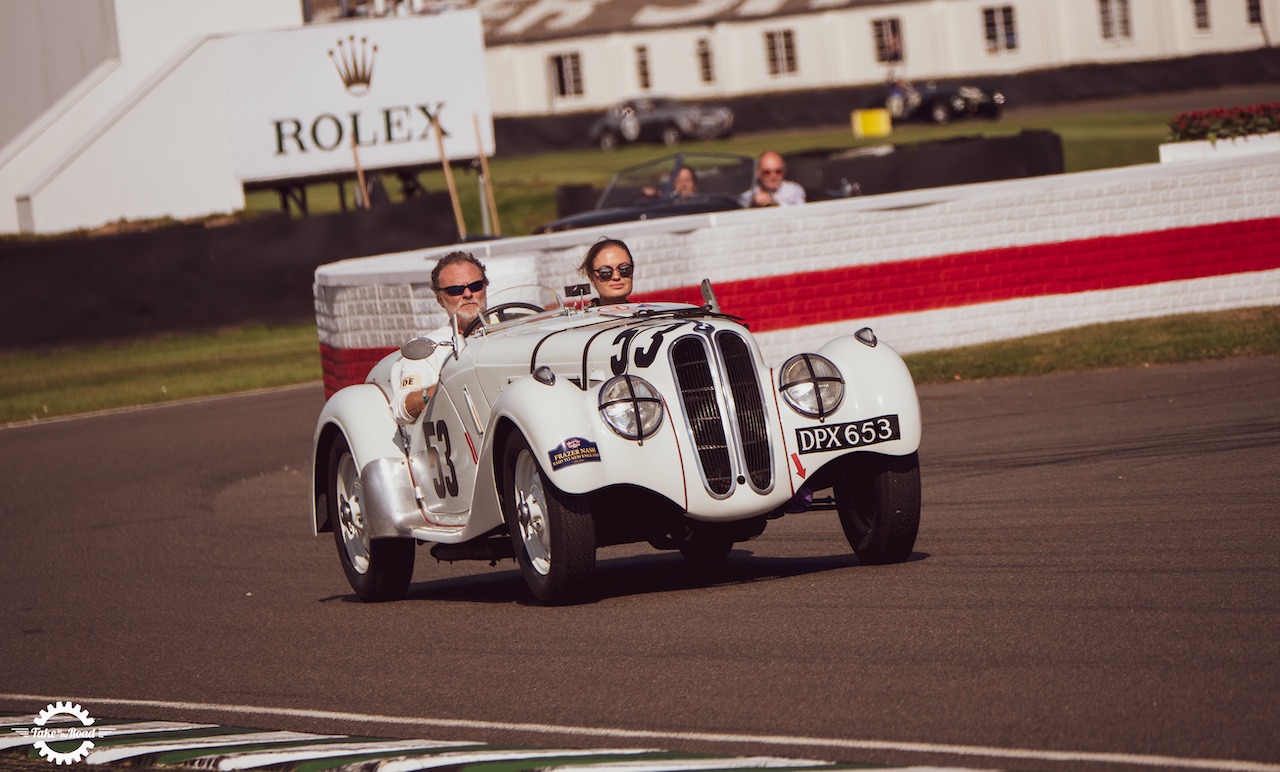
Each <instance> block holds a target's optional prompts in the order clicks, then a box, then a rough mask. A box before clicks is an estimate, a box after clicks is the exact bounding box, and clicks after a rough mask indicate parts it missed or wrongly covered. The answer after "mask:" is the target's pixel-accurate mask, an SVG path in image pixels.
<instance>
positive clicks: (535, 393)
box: [312, 282, 921, 603]
mask: <svg viewBox="0 0 1280 772" xmlns="http://www.w3.org/2000/svg"><path fill="white" fill-rule="evenodd" d="M570 289H571V288H566V290H567V291H568V290H570ZM703 294H704V297H705V298H706V300H707V304H706V305H704V306H691V305H685V304H676V303H660V304H626V305H618V306H603V307H584V306H583V305H580V304H573V303H569V304H566V303H564V302H562V301H561V300H560V299H559V298H558V297H557V296H556V293H554V292H553V291H551V290H550V289H547V288H545V287H537V288H534V287H520V288H513V289H512V290H508V291H504V292H499V293H494V294H493V295H492V296H491V297H490V305H489V308H488V309H487V310H486V312H485V314H484V315H483V317H482V318H481V319H479V320H477V324H475V325H473V327H474V328H475V329H473V330H471V331H461V332H458V331H455V333H454V339H453V340H452V341H448V342H445V343H444V344H443V345H446V346H449V347H451V348H452V351H451V352H450V357H449V360H448V361H447V363H446V364H445V366H444V367H443V369H442V371H441V378H440V384H439V387H438V389H437V391H436V393H435V396H434V397H433V398H432V399H431V401H430V403H429V404H428V405H427V408H426V410H424V411H423V413H422V415H421V416H420V417H419V418H418V419H417V421H416V422H415V423H414V424H412V425H410V426H403V427H402V426H399V425H397V424H396V422H395V420H394V419H393V418H392V414H391V410H390V407H389V399H390V397H391V395H392V394H393V393H394V388H393V386H392V384H391V377H390V373H391V366H392V364H393V362H394V360H395V358H396V357H398V356H410V357H421V356H426V355H430V353H431V352H432V351H433V350H434V349H435V348H436V344H434V343H432V342H430V341H426V340H424V339H415V340H414V341H411V342H409V343H408V344H406V345H405V346H404V347H402V349H401V351H400V352H396V353H393V354H391V355H389V356H388V357H386V358H385V359H383V360H382V361H381V362H379V363H378V364H377V365H376V366H375V367H374V368H373V369H372V371H371V372H370V373H369V376H368V378H367V380H366V382H365V383H362V384H358V385H354V386H349V387H347V388H344V389H341V390H340V391H338V392H337V393H335V394H334V395H333V396H332V397H331V398H330V399H329V401H328V402H327V403H326V405H325V407H324V409H323V411H322V412H321V414H320V418H319V421H318V424H317V426H316V432H315V447H314V457H313V465H312V471H313V473H312V491H313V495H312V506H313V509H312V515H313V521H312V523H313V525H314V528H315V532H316V533H319V532H321V531H326V530H332V531H333V533H334V536H335V540H336V542H337V548H338V557H339V560H340V561H341V563H342V568H343V571H344V572H345V573H346V576H347V579H348V580H349V582H350V584H351V587H352V588H353V589H354V590H355V591H356V593H357V594H358V595H359V596H360V597H361V598H363V599H365V600H387V599H394V598H398V597H401V596H403V594H404V593H405V591H406V589H407V587H408V585H409V582H410V580H411V578H412V574H413V563H414V555H415V552H416V547H417V546H418V545H419V544H422V543H430V544H431V545H432V546H431V554H432V555H433V556H435V557H436V558H437V559H440V560H450V561H452V560H462V559H478V560H486V561H490V562H492V561H496V560H500V559H504V558H514V559H515V560H516V561H517V563H518V564H519V567H520V570H521V573H522V574H523V576H524V578H525V580H526V582H527V583H528V585H529V588H530V590H532V592H533V594H534V596H536V597H537V598H538V599H540V600H542V601H544V602H548V603H562V602H572V601H576V600H581V599H583V598H584V597H585V596H586V594H587V592H588V590H589V588H590V586H591V577H592V574H593V572H594V570H595V563H596V550H597V548H598V547H601V546H606V545H612V544H625V543H632V542H648V543H649V544H651V545H652V546H653V547H655V548H657V549H676V550H679V551H680V552H681V553H682V554H683V555H684V556H685V557H686V558H688V559H689V560H692V561H699V562H713V561H717V560H720V559H723V558H725V557H726V556H727V555H728V554H729V552H730V550H731V549H732V547H733V545H734V544H735V543H736V542H741V541H745V540H747V539H751V538H754V537H756V536H759V535H760V534H761V533H762V532H763V531H764V529H765V525H766V524H767V523H768V521H769V520H770V519H773V518H777V517H781V516H783V515H784V514H787V513H796V512H801V511H805V510H825V511H833V510H834V511H835V512H836V513H837V514H838V516H839V519H840V523H841V525H842V526H843V529H844V533H845V536H846V537H847V538H848V541H849V544H850V545H851V546H852V548H853V550H854V552H855V553H856V554H857V555H858V557H859V559H860V560H862V561H863V562H866V563H889V562H897V561H902V560H905V559H907V557H908V556H909V555H910V554H911V550H912V547H913V545H914V544H915V539H916V532H917V527H918V525H919V519H920V472H919V461H918V456H917V449H918V448H919V445H920V432H921V423H920V406H919V401H918V399H917V397H916V392H915V386H914V384H913V383H912V380H911V375H910V373H909V372H908V371H907V368H906V366H905V365H904V364H903V361H902V359H901V358H900V357H899V356H898V354H897V353H896V352H894V351H893V349H891V348H890V347H888V346H887V345H885V344H883V343H881V342H879V341H877V339H876V337H875V335H874V333H872V331H871V330H870V329H867V328H863V329H861V330H859V331H858V332H856V333H855V334H853V335H849V336H843V337H838V338H835V339H834V340H831V341H829V342H828V343H826V344H825V345H823V346H822V347H821V348H819V349H817V350H816V351H813V352H804V353H797V354H796V355H794V356H792V357H790V358H789V359H787V360H786V361H785V362H783V363H782V364H781V365H780V366H778V367H770V366H769V365H767V364H765V362H764V361H762V358H761V355H760V351H759V348H758V347H757V345H756V342H755V340H754V339H753V337H752V335H751V333H750V332H749V331H748V330H747V328H746V327H745V326H744V325H743V324H741V323H740V321H739V320H737V319H735V318H734V317H731V316H728V315H726V314H723V313H721V312H720V310H719V307H718V305H717V304H716V302H715V298H714V295H713V293H712V292H711V291H710V287H709V285H708V284H707V283H706V282H704V283H703ZM467 332H469V333H470V334H467V335H466V336H465V337H463V336H464V334H465V333H467ZM815 493H817V494H823V495H817V496H815Z"/></svg>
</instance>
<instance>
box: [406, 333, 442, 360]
mask: <svg viewBox="0 0 1280 772" xmlns="http://www.w3.org/2000/svg"><path fill="white" fill-rule="evenodd" d="M438 348H440V344H439V343H436V342H435V341H434V340H431V339H430V338H413V339H411V340H409V341H407V342H406V343H405V344H404V345H403V346H401V347H400V355H401V356H403V357H404V358H405V359H426V358H427V357H429V356H431V355H432V354H434V353H436V349H438Z"/></svg>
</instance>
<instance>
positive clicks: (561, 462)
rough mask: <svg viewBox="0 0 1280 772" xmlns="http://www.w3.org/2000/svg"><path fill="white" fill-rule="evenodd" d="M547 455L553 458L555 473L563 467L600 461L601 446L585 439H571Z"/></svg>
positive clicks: (552, 464) (552, 466)
mask: <svg viewBox="0 0 1280 772" xmlns="http://www.w3.org/2000/svg"><path fill="white" fill-rule="evenodd" d="M547 453H548V455H550V456H551V471H553V472H554V471H555V470H557V469H559V468H560V467H563V466H573V465H574V464H584V463H586V462H588V461H599V460H600V446H598V445H596V444H595V443H594V442H592V441H591V440H588V439H585V438H583V437H570V438H569V439H567V440H565V441H564V442H562V443H560V444H559V445H557V446H556V447H554V448H552V449H551V450H550V451H548V452H547Z"/></svg>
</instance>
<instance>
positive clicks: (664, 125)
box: [589, 96, 733, 151]
mask: <svg viewBox="0 0 1280 772" xmlns="http://www.w3.org/2000/svg"><path fill="white" fill-rule="evenodd" d="M589 133H590V138H591V141H592V142H593V143H594V144H596V145H598V146H599V147H600V149H601V150H604V151H610V150H615V149H617V147H618V146H619V145H620V144H622V143H624V142H661V143H662V144H664V145H667V146H668V147H670V146H671V145H675V144H677V143H679V142H680V140H682V139H685V138H691V139H717V138H723V137H728V136H729V135H730V134H732V133H733V111H732V110H730V109H729V108H727V107H714V106H710V105H699V104H693V103H688V102H680V101H677V100H675V99H671V98H669V97H657V96H645V97H637V98H635V99H627V100H624V101H622V102H619V103H617V104H615V105H613V106H612V107H610V108H609V109H608V111H606V112H605V114H604V115H602V116H600V118H599V119H598V120H596V122H595V123H593V124H591V129H590V132H589Z"/></svg>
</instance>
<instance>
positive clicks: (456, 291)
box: [440, 279, 484, 298]
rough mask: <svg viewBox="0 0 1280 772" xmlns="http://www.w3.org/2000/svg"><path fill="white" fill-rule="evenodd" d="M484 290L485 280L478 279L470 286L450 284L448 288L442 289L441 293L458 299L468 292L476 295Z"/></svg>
mask: <svg viewBox="0 0 1280 772" xmlns="http://www.w3.org/2000/svg"><path fill="white" fill-rule="evenodd" d="M482 289H484V279H476V280H475V281H473V282H471V283H470V284H450V285H449V286H448V287H441V288H440V291H441V292H443V293H444V294H446V295H449V296H451V297H455V298H456V297H458V296H459V295H461V294H462V293H464V292H466V291H467V290H471V292H472V293H476V292H479V291H480V290H482Z"/></svg>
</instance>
